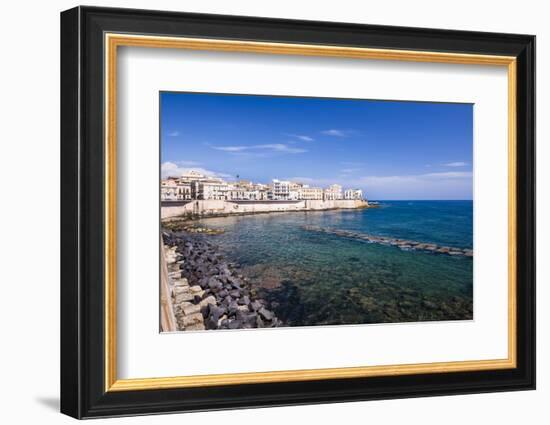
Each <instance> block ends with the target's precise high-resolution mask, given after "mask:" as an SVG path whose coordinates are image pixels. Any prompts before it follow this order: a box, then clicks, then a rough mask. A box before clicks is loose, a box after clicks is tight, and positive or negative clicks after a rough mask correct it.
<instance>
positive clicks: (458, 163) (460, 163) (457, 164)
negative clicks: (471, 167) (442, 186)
mask: <svg viewBox="0 0 550 425" xmlns="http://www.w3.org/2000/svg"><path fill="white" fill-rule="evenodd" d="M443 165H444V166H445V167H466V166H467V165H468V163H467V162H463V161H456V162H447V163H446V164H443Z"/></svg>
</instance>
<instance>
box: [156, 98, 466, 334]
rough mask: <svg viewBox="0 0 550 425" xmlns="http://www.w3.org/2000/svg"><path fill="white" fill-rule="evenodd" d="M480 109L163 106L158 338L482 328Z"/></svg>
mask: <svg viewBox="0 0 550 425" xmlns="http://www.w3.org/2000/svg"><path fill="white" fill-rule="evenodd" d="M473 108H474V105H472V104H463V103H436V102H416V101H386V100H367V99H335V98H312V97H283V96H266V95H262V96H259V95H240V94H217V93H186V92H161V93H160V149H161V155H160V157H161V161H160V162H161V163H160V185H159V187H160V192H159V194H160V205H161V207H160V217H161V225H160V228H161V244H162V245H161V273H160V276H161V290H160V293H161V300H163V299H164V300H166V304H167V308H168V309H169V310H170V311H171V312H172V313H173V317H174V319H175V320H174V321H173V322H174V326H172V329H166V327H167V326H163V325H162V317H161V330H162V331H202V330H219V329H251V328H277V327H298V326H319V325H322V326H327V325H365V324H379V323H402V322H426V321H454V320H473V318H474V317H473V260H474V247H473V223H472V215H473V200H472V199H473V198H472V194H473ZM162 270H164V272H162ZM161 304H162V303H161ZM161 312H162V308H161ZM161 316H162V314H161Z"/></svg>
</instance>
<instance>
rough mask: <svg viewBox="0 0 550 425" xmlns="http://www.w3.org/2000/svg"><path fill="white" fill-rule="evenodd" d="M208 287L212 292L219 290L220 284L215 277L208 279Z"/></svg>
mask: <svg viewBox="0 0 550 425" xmlns="http://www.w3.org/2000/svg"><path fill="white" fill-rule="evenodd" d="M208 287H209V288H210V289H212V290H216V289H221V288H222V283H221V282H220V281H219V280H218V279H216V278H215V277H211V278H210V279H208Z"/></svg>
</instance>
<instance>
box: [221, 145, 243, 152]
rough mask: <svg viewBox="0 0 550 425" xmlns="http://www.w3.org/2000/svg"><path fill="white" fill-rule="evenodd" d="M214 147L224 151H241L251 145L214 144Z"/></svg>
mask: <svg viewBox="0 0 550 425" xmlns="http://www.w3.org/2000/svg"><path fill="white" fill-rule="evenodd" d="M212 148H213V149H217V150H219V151H224V152H241V151H244V150H247V149H249V148H250V146H212Z"/></svg>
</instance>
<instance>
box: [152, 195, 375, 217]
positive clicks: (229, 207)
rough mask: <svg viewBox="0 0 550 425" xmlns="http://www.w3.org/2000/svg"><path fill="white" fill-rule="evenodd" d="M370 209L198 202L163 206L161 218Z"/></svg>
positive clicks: (344, 203)
mask: <svg viewBox="0 0 550 425" xmlns="http://www.w3.org/2000/svg"><path fill="white" fill-rule="evenodd" d="M366 207H368V202H367V201H357V200H344V199H342V200H335V201H321V200H304V201H259V202H242V201H241V202H231V201H216V200H207V201H202V200H197V201H189V202H188V203H180V202H179V203H175V204H174V205H166V204H163V205H162V207H161V218H163V219H164V218H170V217H182V216H211V215H228V214H255V213H269V212H285V211H321V210H332V209H355V208H366Z"/></svg>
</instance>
